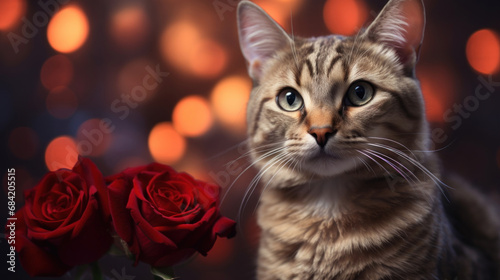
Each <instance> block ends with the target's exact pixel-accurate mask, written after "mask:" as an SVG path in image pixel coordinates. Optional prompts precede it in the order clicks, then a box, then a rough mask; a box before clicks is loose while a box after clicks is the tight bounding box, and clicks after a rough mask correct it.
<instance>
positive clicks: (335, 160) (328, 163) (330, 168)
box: [305, 149, 352, 176]
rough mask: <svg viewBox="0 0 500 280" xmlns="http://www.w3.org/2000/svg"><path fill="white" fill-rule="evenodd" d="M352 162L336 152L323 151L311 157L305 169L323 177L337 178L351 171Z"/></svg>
mask: <svg viewBox="0 0 500 280" xmlns="http://www.w3.org/2000/svg"><path fill="white" fill-rule="evenodd" d="M351 163H352V160H350V159H348V158H345V156H341V155H340V154H339V153H336V152H334V151H330V150H325V149H321V150H319V151H317V152H316V153H314V154H313V155H310V156H309V158H308V159H307V163H306V164H305V167H306V168H307V169H308V170H309V171H311V172H313V173H315V174H318V175H321V176H335V175H338V174H340V173H343V172H345V171H347V170H348V169H350V168H351V167H352V166H351Z"/></svg>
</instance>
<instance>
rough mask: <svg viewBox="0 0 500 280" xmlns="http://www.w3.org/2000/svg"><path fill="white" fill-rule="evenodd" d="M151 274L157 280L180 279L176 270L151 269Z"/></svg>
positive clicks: (164, 268)
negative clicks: (176, 274) (176, 275)
mask: <svg viewBox="0 0 500 280" xmlns="http://www.w3.org/2000/svg"><path fill="white" fill-rule="evenodd" d="M151 273H152V274H153V276H154V279H155V280H173V279H179V278H176V277H175V273H174V269H173V268H172V267H170V266H168V267H151Z"/></svg>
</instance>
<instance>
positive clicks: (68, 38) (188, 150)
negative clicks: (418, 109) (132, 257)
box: [0, 0, 500, 279]
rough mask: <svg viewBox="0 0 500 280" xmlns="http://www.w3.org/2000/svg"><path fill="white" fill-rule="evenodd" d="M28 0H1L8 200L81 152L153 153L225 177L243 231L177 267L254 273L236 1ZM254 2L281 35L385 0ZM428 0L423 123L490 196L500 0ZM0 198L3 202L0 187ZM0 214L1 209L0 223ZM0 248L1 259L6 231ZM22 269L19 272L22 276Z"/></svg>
mask: <svg viewBox="0 0 500 280" xmlns="http://www.w3.org/2000/svg"><path fill="white" fill-rule="evenodd" d="M37 2H38V1H28V0H1V1H0V130H1V131H2V146H3V147H4V148H3V149H2V154H1V158H2V171H1V172H2V175H1V176H2V177H5V174H6V170H7V168H12V167H14V168H16V179H17V181H16V182H17V193H18V196H17V202H18V207H20V206H21V205H22V203H23V197H22V195H21V194H22V191H23V190H25V189H27V188H30V187H32V186H34V184H35V183H36V182H37V181H38V180H40V178H41V176H42V175H43V174H44V173H45V172H47V171H48V170H54V169H57V168H61V167H71V166H72V165H73V163H74V162H75V160H76V155H77V154H78V153H79V154H82V155H84V156H88V157H90V158H92V160H94V161H95V162H96V163H97V165H98V166H99V168H100V169H101V170H102V171H103V173H104V174H105V175H110V174H112V173H114V172H117V171H120V170H122V169H123V168H125V167H128V166H135V165H140V164H145V163H149V162H151V161H153V160H155V161H158V162H162V163H165V164H170V165H172V166H174V167H175V168H176V169H178V170H184V171H187V172H189V173H191V174H193V175H195V176H196V177H198V178H201V179H205V180H211V181H215V182H217V183H219V184H220V185H221V186H222V187H223V188H224V189H225V190H227V189H229V187H230V186H231V185H233V183H234V185H233V187H232V188H231V189H230V191H229V192H227V196H226V197H225V199H224V201H223V205H222V210H223V212H224V214H225V215H227V216H229V217H232V218H234V219H239V224H240V233H239V234H238V236H237V237H236V238H235V239H233V240H230V241H228V240H220V241H219V242H217V244H216V245H215V248H214V249H213V251H211V253H210V254H209V257H208V258H203V257H197V258H195V259H194V260H192V261H190V262H188V263H186V264H183V265H181V266H179V267H178V268H177V273H178V274H179V276H181V277H182V279H252V278H253V277H254V263H255V252H256V247H257V238H258V231H257V227H256V226H255V223H254V209H255V206H256V198H257V197H258V192H254V193H252V192H248V193H246V195H245V192H246V191H247V189H248V186H249V185H250V182H251V180H252V178H253V176H254V175H255V171H253V170H248V171H246V172H243V171H244V170H245V168H246V167H247V166H249V163H248V158H247V157H246V156H245V149H244V145H243V144H241V143H243V141H244V140H245V104H246V100H247V98H248V96H249V92H250V88H251V81H250V80H249V78H248V76H247V74H246V69H245V61H244V59H243V57H242V55H241V54H240V51H239V45H238V38H237V30H236V21H235V17H236V13H235V10H236V7H235V6H236V4H237V2H238V1H235V0H215V1H206V0H184V1H178V0H162V1H159V0H142V1H140V0H137V1H118V0H108V1H67V0H64V1H63V0H60V2H61V3H62V2H67V3H66V4H60V3H59V2H57V1H56V0H53V1H49V0H45V1H40V3H52V4H46V5H41V4H39V3H37ZM255 2H257V3H258V4H259V5H261V6H262V7H263V8H264V9H265V10H267V11H268V12H269V13H270V14H271V16H272V17H273V18H275V19H276V20H277V21H278V22H279V23H280V24H281V25H282V26H283V27H284V28H285V29H286V30H287V31H289V32H290V31H292V29H293V32H294V34H295V35H297V36H320V35H326V34H329V33H331V32H333V33H338V34H344V35H349V34H354V33H355V32H356V31H357V30H358V29H359V28H360V27H362V26H366V24H367V23H368V22H369V21H371V20H373V18H374V16H375V15H376V13H377V12H378V11H379V10H380V9H381V7H382V6H383V5H384V4H385V2H386V1H385V0H327V1H316V0H315V1H304V0H266V1H263V0H259V1H255ZM54 4H55V5H54ZM425 4H426V9H427V23H428V25H427V29H426V39H425V42H424V45H423V48H422V53H421V61H420V64H419V66H418V76H419V78H420V79H421V83H422V89H423V93H424V95H425V99H426V101H427V111H428V119H429V121H431V123H432V125H433V128H437V129H442V130H437V133H440V134H442V135H440V136H439V137H437V138H436V139H440V141H437V143H435V144H436V146H435V148H436V149H437V150H438V151H437V153H438V154H439V155H440V156H441V158H442V159H443V162H444V164H445V166H446V167H447V169H449V170H453V171H455V172H458V173H460V174H462V175H463V176H464V177H465V178H467V179H468V180H470V181H472V182H475V183H476V184H477V185H478V186H480V188H481V189H482V190H483V191H485V192H492V193H494V192H497V193H499V192H500V186H499V182H500V180H499V179H500V172H499V171H500V170H499V168H500V71H499V70H500V67H499V64H500V39H499V38H500V37H499V33H500V20H499V17H498V13H499V12H500V2H498V1H488V0H481V1H453V0H440V1H437V0H426V1H425ZM292 15H293V17H292ZM158 71H159V72H160V73H159V74H158V73H157V74H153V73H155V72H158ZM485 81H486V82H487V81H490V84H489V85H485ZM492 81H493V82H492ZM496 81H498V82H496ZM460 106H461V107H462V108H463V109H462V110H463V111H461V112H459V109H460ZM449 110H452V111H451V112H450V111H449ZM453 110H455V111H453ZM445 138H446V139H445ZM441 139H442V140H443V141H441ZM234 160H235V161H234ZM233 161H234V162H233ZM240 174H242V176H241V177H239V176H240ZM4 183H5V178H4ZM4 188H5V184H4ZM250 196H251V199H250V201H249V202H248V203H246V202H247V198H248V197H250ZM0 202H1V203H0V205H4V206H6V205H7V202H6V198H5V195H4V194H2V196H1V198H0ZM240 205H243V206H244V207H242V210H243V211H242V213H241V215H239V213H238V212H239V211H240ZM2 207H3V206H2ZM5 208H6V207H5ZM6 212H7V210H6V209H4V208H2V210H1V211H0V217H1V220H2V221H4V220H5V218H6ZM2 224H3V223H2ZM0 246H1V248H2V250H1V252H2V255H3V254H4V252H7V251H6V242H5V240H2V241H1V242H0ZM4 249H5V250H4ZM2 259H3V258H2ZM4 266H5V262H4V264H3V265H2V273H1V275H6V274H5V273H7V272H6V269H5V268H4ZM102 266H103V271H104V273H105V275H106V276H107V277H108V279H115V278H116V275H117V274H119V275H121V272H122V268H123V267H124V266H125V269H126V273H127V274H129V275H133V276H136V279H152V277H150V276H144V273H145V272H146V271H147V270H146V267H145V266H139V267H138V268H133V267H132V266H131V265H130V262H128V261H127V260H125V259H118V260H117V259H113V258H106V259H105V260H103V261H102ZM18 269H19V271H18V272H16V277H15V278H16V279H25V278H27V276H26V274H25V273H24V272H23V271H22V269H20V267H18ZM116 273H117V274H116ZM7 275H10V274H7ZM10 276H11V275H10ZM73 277H74V276H73V275H72V274H71V275H67V276H66V277H65V278H64V279H72V278H73ZM148 277H149V278H148Z"/></svg>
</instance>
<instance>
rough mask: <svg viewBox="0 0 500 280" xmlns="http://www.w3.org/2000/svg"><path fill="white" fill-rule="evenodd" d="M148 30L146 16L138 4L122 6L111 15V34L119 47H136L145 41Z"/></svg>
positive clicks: (148, 23)
mask: <svg viewBox="0 0 500 280" xmlns="http://www.w3.org/2000/svg"><path fill="white" fill-rule="evenodd" d="M149 30H150V22H149V19H148V16H147V15H146V12H145V11H144V8H143V7H142V6H140V5H129V6H125V7H122V8H121V9H119V10H117V11H116V12H115V13H114V14H113V15H112V18H111V27H110V31H111V36H112V37H113V39H114V40H115V41H116V43H117V44H118V45H119V46H120V48H119V49H126V50H134V49H137V48H138V47H140V46H141V45H142V44H143V43H144V42H145V41H146V39H147V37H148V35H149Z"/></svg>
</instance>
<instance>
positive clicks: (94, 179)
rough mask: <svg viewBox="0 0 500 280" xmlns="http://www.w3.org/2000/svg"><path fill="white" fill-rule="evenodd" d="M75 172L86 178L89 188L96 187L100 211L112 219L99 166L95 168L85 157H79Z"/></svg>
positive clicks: (74, 168)
mask: <svg viewBox="0 0 500 280" xmlns="http://www.w3.org/2000/svg"><path fill="white" fill-rule="evenodd" d="M73 171H74V172H76V173H79V174H80V175H81V176H82V177H83V178H85V182H86V184H87V186H88V187H89V188H90V187H91V186H95V187H96V189H97V193H98V194H99V196H98V201H99V204H100V206H99V209H100V210H101V211H102V213H103V215H104V217H105V218H106V219H108V218H109V217H110V213H109V205H108V193H107V189H106V183H105V181H104V178H103V176H102V173H101V171H99V169H97V166H95V164H94V163H93V162H92V161H91V160H90V159H88V158H83V157H78V162H77V163H76V164H75V167H73Z"/></svg>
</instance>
